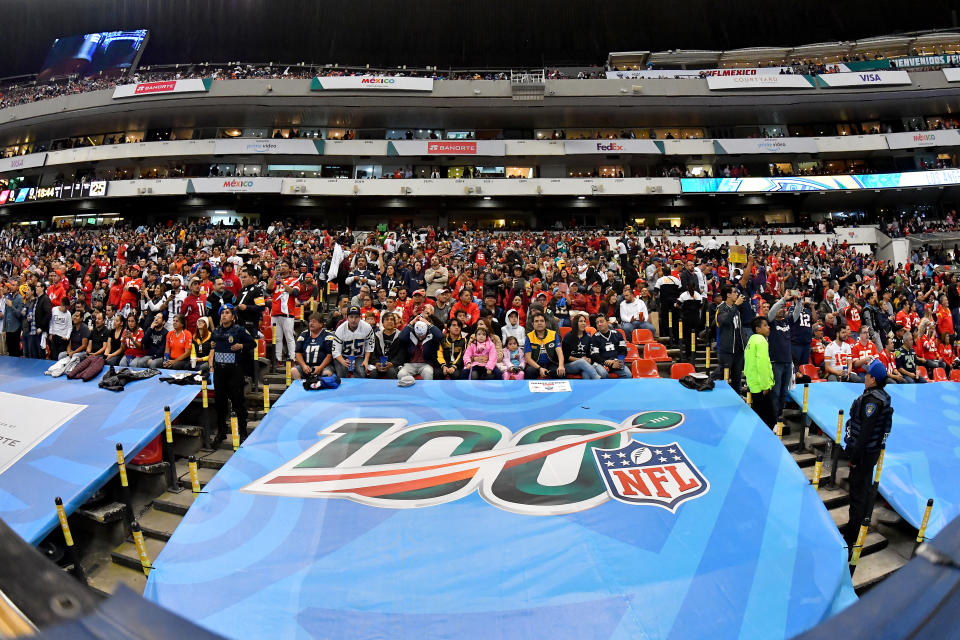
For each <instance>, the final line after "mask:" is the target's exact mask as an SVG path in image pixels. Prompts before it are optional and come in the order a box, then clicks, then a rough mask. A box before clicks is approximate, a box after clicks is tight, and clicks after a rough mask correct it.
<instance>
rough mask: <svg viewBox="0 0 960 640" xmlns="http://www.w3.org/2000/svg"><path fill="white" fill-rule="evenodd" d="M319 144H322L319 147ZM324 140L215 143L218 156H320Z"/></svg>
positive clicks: (250, 139) (246, 140)
mask: <svg viewBox="0 0 960 640" xmlns="http://www.w3.org/2000/svg"><path fill="white" fill-rule="evenodd" d="M317 143H320V144H319V145H318V144H317ZM322 146H323V140H284V139H278V138H221V139H218V140H216V141H215V145H214V151H213V152H214V153H215V154H217V155H247V154H256V155H276V154H287V155H303V156H316V155H320V153H321V149H320V147H322Z"/></svg>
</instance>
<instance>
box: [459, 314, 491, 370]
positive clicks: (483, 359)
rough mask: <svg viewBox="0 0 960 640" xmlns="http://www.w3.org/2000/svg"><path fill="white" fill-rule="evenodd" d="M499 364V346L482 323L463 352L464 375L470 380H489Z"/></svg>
mask: <svg viewBox="0 0 960 640" xmlns="http://www.w3.org/2000/svg"><path fill="white" fill-rule="evenodd" d="M496 366H497V347H496V345H494V344H493V340H491V339H490V335H489V334H488V333H487V330H486V328H485V327H483V326H482V325H481V326H479V327H477V330H476V331H475V332H474V334H473V337H471V338H470V342H469V344H467V350H466V351H465V352H464V354H463V377H464V378H466V379H468V380H487V379H489V378H490V377H491V373H492V372H493V368H494V367H496Z"/></svg>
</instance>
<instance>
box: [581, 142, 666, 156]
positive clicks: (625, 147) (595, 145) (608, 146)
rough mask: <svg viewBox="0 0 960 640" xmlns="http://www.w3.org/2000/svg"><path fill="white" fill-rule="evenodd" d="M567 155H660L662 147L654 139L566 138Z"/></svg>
mask: <svg viewBox="0 0 960 640" xmlns="http://www.w3.org/2000/svg"><path fill="white" fill-rule="evenodd" d="M563 149H564V151H565V152H566V154H567V155H579V154H585V153H590V154H607V155H609V154H616V153H637V154H650V155H657V156H658V155H660V154H661V151H660V147H658V146H657V145H656V143H655V142H654V141H653V140H565V141H564V143H563Z"/></svg>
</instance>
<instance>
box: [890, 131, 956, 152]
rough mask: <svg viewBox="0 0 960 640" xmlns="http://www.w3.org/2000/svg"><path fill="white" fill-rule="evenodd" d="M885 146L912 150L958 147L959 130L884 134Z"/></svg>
mask: <svg viewBox="0 0 960 640" xmlns="http://www.w3.org/2000/svg"><path fill="white" fill-rule="evenodd" d="M886 138H887V145H889V147H890V148H891V149H913V148H917V147H955V146H958V145H960V129H941V130H938V131H905V132H903V133H888V134H886Z"/></svg>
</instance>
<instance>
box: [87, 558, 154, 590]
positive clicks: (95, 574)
mask: <svg viewBox="0 0 960 640" xmlns="http://www.w3.org/2000/svg"><path fill="white" fill-rule="evenodd" d="M87 578H88V584H89V585H90V586H91V587H92V588H93V589H94V590H96V591H98V592H99V593H101V594H103V595H104V596H110V595H112V594H113V593H114V592H116V590H117V588H118V587H119V586H120V585H124V586H126V587H129V588H130V589H133V591H135V592H136V593H139V594H143V590H144V589H145V588H146V586H147V576H145V575H143V571H141V570H140V569H139V568H137V569H132V568H130V567H126V566H123V565H120V564H117V563H115V562H103V563H101V564H100V565H99V566H97V567H96V568H95V569H94V570H93V571H91V572H90V573H89V574H88V576H87Z"/></svg>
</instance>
